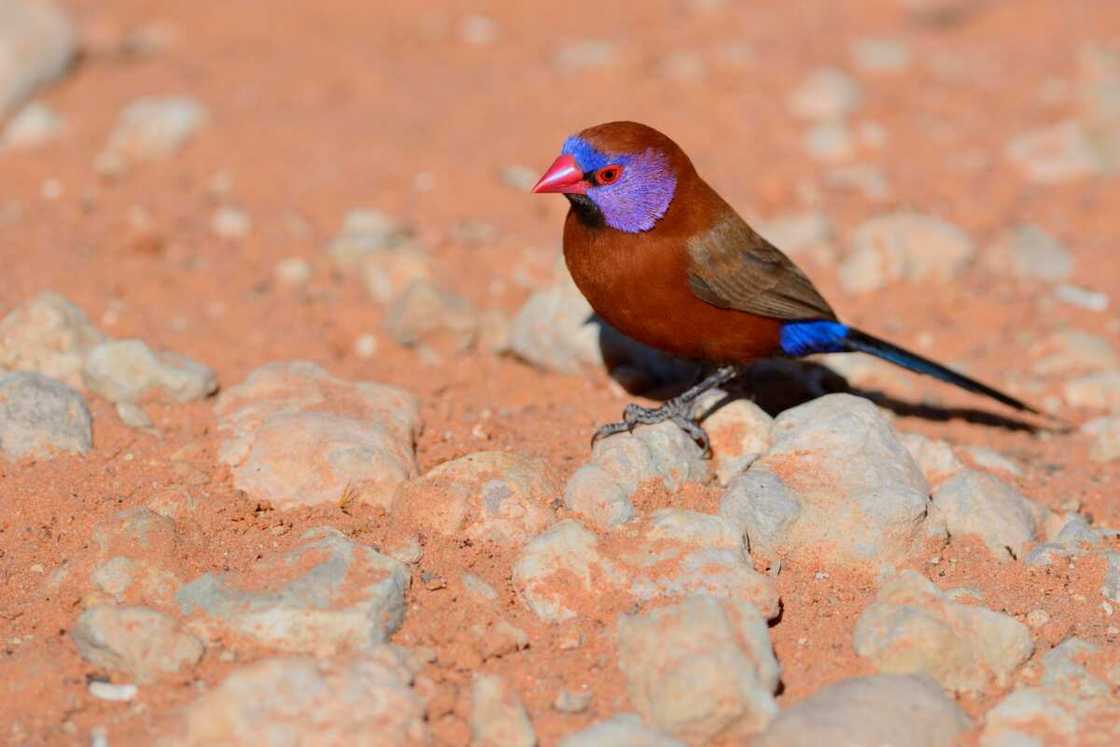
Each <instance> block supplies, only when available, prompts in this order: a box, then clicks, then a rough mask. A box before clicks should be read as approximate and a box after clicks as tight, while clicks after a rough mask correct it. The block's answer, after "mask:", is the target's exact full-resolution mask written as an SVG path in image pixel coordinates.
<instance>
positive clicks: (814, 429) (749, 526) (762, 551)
mask: <svg viewBox="0 0 1120 747" xmlns="http://www.w3.org/2000/svg"><path fill="white" fill-rule="evenodd" d="M771 438H772V444H773V445H772V446H771V447H770V449H769V451H767V452H766V453H765V454H763V455H762V456H761V457H759V459H758V460H757V461H756V462H755V463H754V464H752V465H751V467H750V469H748V470H747V471H746V473H744V474H743V475H741V476H740V477H738V478H736V479H735V480H734V481H733V482H732V483H731V485H730V486H729V487H728V489H727V492H726V493H724V495H723V498H722V499H721V505H720V513H721V515H722V516H723V517H724V518H725V519H727V520H728V521H729V522H730V523H731V524H732V525H733V526H735V527H736V528H737V529H739V530H741V531H743V532H745V533H746V536H747V542H748V546H749V548H750V552H751V555H753V556H759V557H761V558H764V559H768V560H771V561H773V560H776V559H780V558H781V557H783V556H792V557H793V558H794V559H796V556H797V555H798V554H799V553H801V552H812V553H813V554H814V556H815V557H827V558H829V559H830V560H831V561H832V562H834V563H837V564H839V565H858V566H863V567H868V566H871V567H878V566H879V565H882V564H887V565H890V564H893V563H896V562H899V561H901V560H902V559H904V558H905V557H906V556H907V554H908V553H909V552H910V550H911V548H912V547H913V545H914V543H915V542H916V541H917V540H918V539H919V537H920V535H921V529H922V526H923V522H924V519H925V514H926V510H927V508H928V498H927V495H928V491H929V487H928V485H927V484H926V481H925V478H924V476H923V475H922V472H921V470H920V469H919V467H918V465H917V464H916V463H915V462H914V459H913V458H912V457H911V456H910V454H909V452H907V450H906V448H905V447H904V446H903V445H902V444H901V443H900V442H899V440H898V438H897V436H896V435H895V432H894V429H893V428H891V426H890V424H889V423H887V422H886V421H885V420H884V419H883V418H882V416H881V415H880V414H879V412H878V410H877V409H876V407H875V405H873V404H872V403H871V402H869V401H867V400H865V399H861V398H859V397H853V396H851V395H848V394H831V395H827V396H825V397H821V398H819V399H816V400H813V401H811V402H809V403H807V404H804V405H801V406H799V407H796V408H793V409H792V410H787V411H785V412H783V413H782V414H781V415H779V416H778V418H777V419H776V420H775V421H774V427H773V428H772V430H771Z"/></svg>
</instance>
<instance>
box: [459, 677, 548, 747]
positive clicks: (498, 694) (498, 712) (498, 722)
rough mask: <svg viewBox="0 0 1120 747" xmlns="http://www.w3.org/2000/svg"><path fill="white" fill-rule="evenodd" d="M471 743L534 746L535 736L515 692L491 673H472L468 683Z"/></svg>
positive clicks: (486, 746)
mask: <svg viewBox="0 0 1120 747" xmlns="http://www.w3.org/2000/svg"><path fill="white" fill-rule="evenodd" d="M471 744H472V745H477V747H535V745H536V744H537V735H536V733H535V732H534V731H533V725H532V724H531V723H529V716H528V714H526V713H525V707H524V706H523V705H521V700H520V699H519V698H518V697H517V693H515V692H513V691H512V690H510V689H509V687H507V686H506V684H505V682H503V681H502V678H501V677H498V676H496V675H492V674H483V675H475V677H474V683H473V685H472V686H471Z"/></svg>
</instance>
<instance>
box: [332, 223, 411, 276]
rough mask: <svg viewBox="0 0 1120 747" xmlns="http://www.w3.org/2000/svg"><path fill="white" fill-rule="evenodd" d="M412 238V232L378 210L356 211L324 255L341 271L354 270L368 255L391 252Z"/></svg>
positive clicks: (343, 224) (343, 225)
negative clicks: (385, 251)
mask: <svg viewBox="0 0 1120 747" xmlns="http://www.w3.org/2000/svg"><path fill="white" fill-rule="evenodd" d="M411 238H412V229H411V228H410V227H409V226H407V225H405V224H403V223H401V222H399V221H397V220H396V219H395V218H392V217H390V216H389V215H387V214H385V213H383V212H381V211H380V210H369V209H356V210H351V211H350V212H348V213H347V214H346V217H345V218H343V221H342V229H341V230H340V231H339V233H338V235H337V236H335V237H334V239H332V240H331V243H330V246H329V247H328V248H327V253H328V254H330V256H331V259H333V260H334V261H335V263H336V264H337V265H338V266H339V267H341V268H343V269H348V268H351V267H355V266H357V264H358V262H359V261H360V260H361V259H362V258H363V257H366V256H368V255H371V254H374V253H377V252H380V251H384V250H387V249H394V248H396V247H399V246H401V245H402V244H404V243H405V242H407V241H409V240H410V239H411Z"/></svg>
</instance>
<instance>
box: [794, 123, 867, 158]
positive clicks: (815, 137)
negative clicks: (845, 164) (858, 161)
mask: <svg viewBox="0 0 1120 747" xmlns="http://www.w3.org/2000/svg"><path fill="white" fill-rule="evenodd" d="M804 145H805V152H806V153H808V154H809V155H810V156H812V157H813V158H817V159H820V160H822V161H831V162H838V161H847V160H848V159H850V158H851V157H852V156H853V155H855V144H854V143H853V141H852V131H851V129H850V128H849V127H848V123H847V122H845V121H844V120H839V119H836V120H829V121H825V122H817V123H815V124H813V126H812V127H810V128H809V129H808V130H806V132H805V138H804Z"/></svg>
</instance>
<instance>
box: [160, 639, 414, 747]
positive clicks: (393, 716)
mask: <svg viewBox="0 0 1120 747" xmlns="http://www.w3.org/2000/svg"><path fill="white" fill-rule="evenodd" d="M412 682H413V672H412V670H411V668H410V667H409V666H408V663H407V657H406V655H405V654H404V652H403V651H401V650H399V649H396V648H393V647H391V646H377V647H374V648H373V649H371V650H369V651H366V652H363V653H360V654H356V655H353V656H349V657H346V658H345V659H341V660H336V661H330V660H320V661H316V660H315V659H312V658H310V657H305V656H290V657H275V658H269V659H264V660H262V661H258V662H256V663H255V664H251V665H249V666H247V667H244V668H242V669H237V670H234V672H233V673H232V674H230V675H229V677H227V678H226V679H225V681H224V682H222V683H221V684H220V685H218V686H217V687H215V688H213V689H212V690H210V691H209V692H207V693H206V694H204V695H202V696H201V697H200V698H199V699H198V700H196V701H194V702H193V703H191V704H190V705H188V706H187V707H186V709H185V712H184V715H183V722H184V723H183V727H182V730H181V732H180V733H179V734H176V735H174V737H173V738H172V739H170V740H168V744H169V745H171V747H205V746H206V745H215V744H230V745H233V744H253V745H260V746H261V747H289V746H290V745H297V744H306V745H313V744H319V745H328V744H337V745H341V744H345V745H353V746H354V747H390V746H392V747H396V746H397V745H401V747H404V746H405V745H407V746H409V747H419V745H422V744H428V743H429V742H428V735H427V728H426V727H425V724H424V704H423V701H422V699H421V698H420V696H419V695H418V694H417V693H416V691H415V690H413V688H412V687H411V685H412ZM262 693H267V694H268V697H267V698H262V697H261V694H262Z"/></svg>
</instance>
